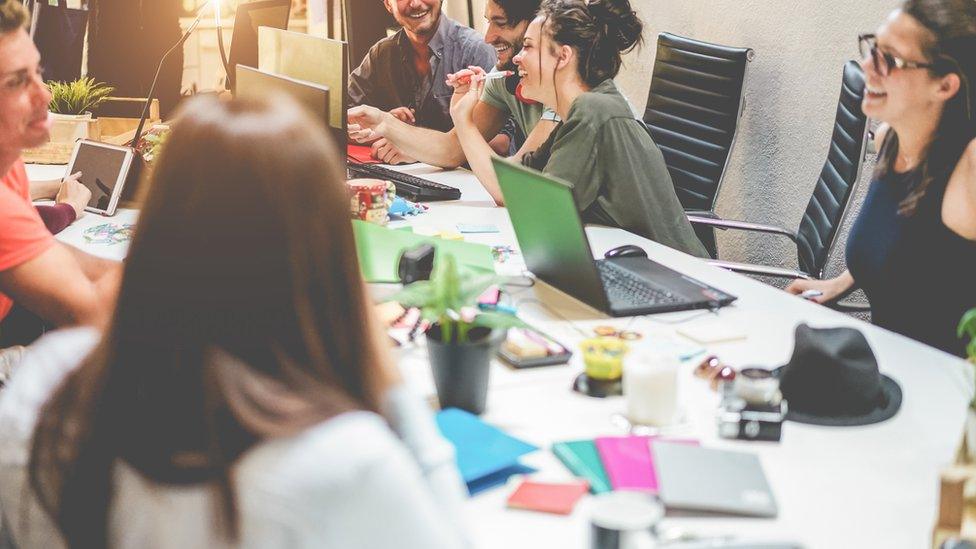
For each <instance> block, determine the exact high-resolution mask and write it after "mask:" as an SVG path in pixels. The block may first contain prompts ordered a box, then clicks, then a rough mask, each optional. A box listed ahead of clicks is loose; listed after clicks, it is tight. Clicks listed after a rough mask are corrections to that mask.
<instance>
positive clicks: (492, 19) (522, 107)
mask: <svg viewBox="0 0 976 549" xmlns="http://www.w3.org/2000/svg"><path fill="white" fill-rule="evenodd" d="M540 1H541V0H487V2H486V3H485V19H486V20H487V22H488V30H487V31H486V33H485V37H484V41H485V42H486V43H487V44H490V45H491V48H492V50H493V51H494V52H495V55H496V60H495V61H496V65H497V67H498V68H499V69H501V70H512V69H513V68H514V65H513V63H512V59H513V58H514V57H515V55H516V54H517V53H518V52H519V51H520V50H521V49H522V42H523V39H524V37H525V30H526V29H527V28H528V26H529V22H530V21H532V19H534V18H535V14H536V12H537V11H538V10H539V4H540ZM474 74H475V72H474V71H471V70H468V69H467V68H465V69H464V70H461V71H458V72H457V73H454V74H452V75H451V76H450V78H449V80H450V81H451V83H452V86H453V87H455V88H454V89H453V90H452V91H454V92H455V93H456V94H457V95H458V96H459V97H460V96H463V95H464V94H465V93H467V91H468V88H469V85H470V79H471V77H472V76H473V75H474ZM448 89H452V88H451V87H449V88H448ZM473 117H474V122H475V124H476V125H477V127H478V130H479V131H480V132H481V134H482V135H483V136H484V137H485V139H491V138H492V137H493V136H495V135H497V134H498V132H499V131H500V130H501V129H502V128H503V127H504V126H505V124H506V122H507V121H509V120H510V119H512V120H514V122H515V129H516V130H517V132H516V136H515V139H514V140H513V142H514V143H515V146H514V150H515V153H514V154H513V155H510V156H513V157H514V158H521V157H522V156H523V155H525V153H527V152H531V151H534V150H536V149H537V148H538V147H539V145H541V144H542V143H544V142H545V141H546V139H548V138H549V134H550V133H552V130H553V129H554V128H555V127H556V123H557V122H558V120H559V119H558V117H557V116H556V113H554V112H552V110H550V109H546V108H545V107H543V106H542V105H541V104H539V103H534V102H531V101H524V100H521V99H519V98H518V97H517V94H516V93H514V92H512V91H509V87H508V85H507V84H506V81H505V79H502V78H497V79H492V80H488V81H487V82H486V83H485V89H484V94H483V95H482V96H481V100H480V101H479V102H478V104H477V105H476V106H475V108H474V114H473ZM349 135H350V138H352V139H353V140H357V141H364V142H366V141H372V140H375V139H377V138H382V140H383V141H386V142H388V143H389V147H390V148H392V149H395V150H396V151H397V152H396V154H400V155H403V156H405V157H409V158H415V159H417V160H419V161H421V162H426V163H428V164H433V165H435V166H440V167H442V168H448V169H451V168H456V167H458V166H460V165H461V164H463V163H465V161H467V162H468V163H469V164H473V163H481V164H486V163H487V164H488V165H490V157H489V155H484V157H478V158H466V157H465V154H464V150H463V149H462V148H461V142H460V141H459V140H458V136H457V132H456V131H455V130H454V129H453V125H452V128H451V130H450V131H430V130H426V129H423V128H418V127H414V126H412V125H410V124H407V123H404V122H403V121H402V120H401V119H400V118H399V117H397V116H395V115H392V114H391V113H388V112H384V111H383V110H381V109H377V108H374V107H370V106H365V105H364V106H360V107H356V108H353V109H350V110H349ZM523 136H524V137H523ZM496 152H497V150H496ZM476 173H477V172H476ZM482 173H487V172H485V171H483V172H482ZM482 183H483V184H484V185H485V186H486V187H488V188H497V186H498V185H497V182H494V181H482ZM495 199H496V200H500V196H495Z"/></svg>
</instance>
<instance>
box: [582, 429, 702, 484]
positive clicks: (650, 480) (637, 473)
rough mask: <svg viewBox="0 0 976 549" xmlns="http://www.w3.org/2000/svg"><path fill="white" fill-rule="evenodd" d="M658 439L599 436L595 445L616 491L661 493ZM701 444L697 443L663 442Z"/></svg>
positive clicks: (689, 442)
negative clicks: (653, 444)
mask: <svg viewBox="0 0 976 549" xmlns="http://www.w3.org/2000/svg"><path fill="white" fill-rule="evenodd" d="M656 438H658V437H648V436H627V437H599V438H597V439H596V440H595V441H594V443H595V444H596V449H597V451H598V452H599V453H600V460H601V461H603V467H604V469H606V471H607V477H608V478H609V479H610V486H612V487H613V489H614V490H640V491H643V492H650V493H652V494H657V492H658V480H657V471H656V470H655V468H654V458H653V457H652V454H651V445H650V443H651V440H653V439H656ZM660 440H667V441H668V442H681V443H686V444H698V441H695V440H673V439H664V438H662V439H660Z"/></svg>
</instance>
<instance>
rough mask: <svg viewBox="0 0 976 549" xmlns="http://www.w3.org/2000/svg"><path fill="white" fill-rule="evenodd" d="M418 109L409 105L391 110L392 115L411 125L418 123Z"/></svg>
mask: <svg viewBox="0 0 976 549" xmlns="http://www.w3.org/2000/svg"><path fill="white" fill-rule="evenodd" d="M416 114H417V111H415V110H413V109H408V108H407V107H397V108H395V109H393V110H392V111H390V115H391V116H393V117H394V118H396V119H397V120H399V121H400V122H403V123H405V124H410V125H411V126H416V125H417V116H416Z"/></svg>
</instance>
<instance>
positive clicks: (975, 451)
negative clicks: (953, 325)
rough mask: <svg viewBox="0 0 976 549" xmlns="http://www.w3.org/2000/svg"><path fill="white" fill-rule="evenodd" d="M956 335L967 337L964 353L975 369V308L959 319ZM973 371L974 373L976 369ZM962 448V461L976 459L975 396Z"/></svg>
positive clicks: (970, 405) (970, 404)
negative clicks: (967, 341) (963, 452)
mask: <svg viewBox="0 0 976 549" xmlns="http://www.w3.org/2000/svg"><path fill="white" fill-rule="evenodd" d="M958 335H959V337H960V338H969V344H968V345H967V346H966V354H967V355H968V357H969V362H970V363H972V364H973V367H974V369H976V309H970V310H969V312H967V313H966V314H964V315H963V317H962V320H960V321H959V328H958ZM973 373H974V375H976V371H974V372H973ZM963 450H965V452H966V455H965V456H964V459H963V461H965V462H967V463H972V462H974V461H976V396H974V397H973V400H971V401H970V402H969V411H968V413H967V415H966V433H965V438H964V440H963Z"/></svg>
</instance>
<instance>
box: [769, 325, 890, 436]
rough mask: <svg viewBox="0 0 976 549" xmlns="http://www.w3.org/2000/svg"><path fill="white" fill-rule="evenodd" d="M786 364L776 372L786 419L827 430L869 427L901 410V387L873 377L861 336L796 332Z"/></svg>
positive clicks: (847, 331) (874, 367) (874, 364)
mask: <svg viewBox="0 0 976 549" xmlns="http://www.w3.org/2000/svg"><path fill="white" fill-rule="evenodd" d="M795 339H796V345H795V347H794V349H793V356H792V357H791V358H790V361H789V362H788V363H787V364H785V365H783V366H781V367H780V368H778V369H777V370H776V371H777V373H778V376H779V379H780V382H779V386H780V391H781V392H782V393H783V398H785V399H786V400H787V402H788V404H789V413H788V414H787V416H786V419H788V420H791V421H796V422H799V423H809V424H813V425H831V426H854V425H870V424H872V423H879V422H882V421H884V420H886V419H889V418H891V417H892V416H894V415H895V414H896V413H898V409H899V408H900V407H901V387H899V386H898V383H896V382H895V380H893V379H891V378H890V377H888V376H886V375H884V374H882V373H881V372H880V371H878V361H877V360H876V359H875V357H874V352H872V351H871V346H870V345H868V341H867V339H865V338H864V334H862V333H861V332H860V331H858V330H855V329H853V328H822V329H821V328H811V327H810V326H807V325H806V324H800V325H799V326H797V327H796V336H795Z"/></svg>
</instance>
